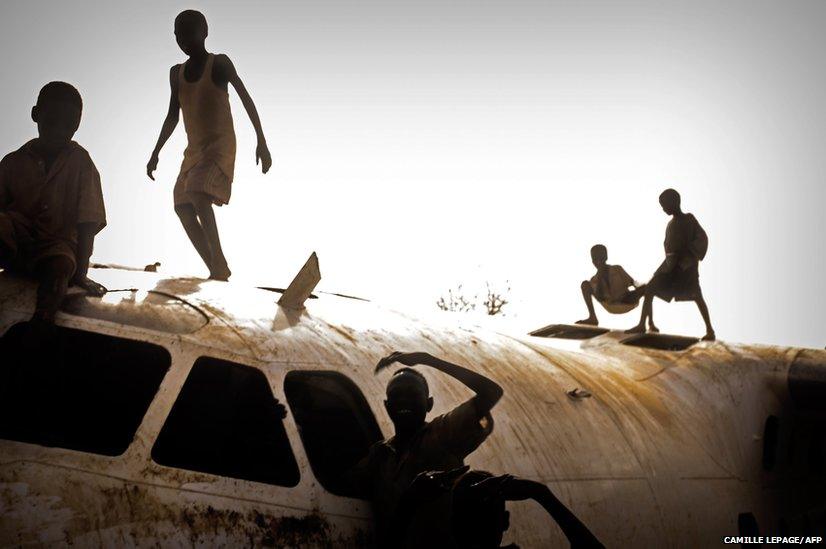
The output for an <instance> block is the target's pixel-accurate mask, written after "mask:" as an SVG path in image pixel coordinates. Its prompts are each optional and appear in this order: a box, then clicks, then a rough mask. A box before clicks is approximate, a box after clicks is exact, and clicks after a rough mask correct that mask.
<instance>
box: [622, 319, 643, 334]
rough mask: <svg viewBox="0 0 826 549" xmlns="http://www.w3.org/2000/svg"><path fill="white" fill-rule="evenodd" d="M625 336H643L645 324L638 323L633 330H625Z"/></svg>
mask: <svg viewBox="0 0 826 549" xmlns="http://www.w3.org/2000/svg"><path fill="white" fill-rule="evenodd" d="M625 333H626V334H644V333H645V324H644V323H642V322H640V323H639V324H637V325H636V326H634V327H633V328H628V329H627V330H625Z"/></svg>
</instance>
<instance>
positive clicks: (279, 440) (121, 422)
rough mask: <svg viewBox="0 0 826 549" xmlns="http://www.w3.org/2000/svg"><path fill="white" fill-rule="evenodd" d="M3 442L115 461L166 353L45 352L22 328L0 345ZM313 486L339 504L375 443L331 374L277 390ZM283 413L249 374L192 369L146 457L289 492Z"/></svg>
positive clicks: (87, 340) (91, 336)
mask: <svg viewBox="0 0 826 549" xmlns="http://www.w3.org/2000/svg"><path fill="white" fill-rule="evenodd" d="M0 356H1V357H3V360H2V364H0V438H3V439H8V440H16V441H22V442H29V443H34V444H40V445H43V446H53V447H59V448H68V449H71V450H78V451H82V452H90V453H95V454H103V455H108V456H116V455H120V454H122V453H123V452H124V451H126V448H127V447H128V446H129V444H130V443H131V442H132V439H133V438H134V436H135V432H136V431H137V429H138V427H139V425H140V423H141V421H142V419H143V416H144V414H145V413H146V410H147V409H148V407H149V404H150V403H151V402H152V399H153V398H154V396H155V394H156V393H157V391H158V388H159V387H160V384H161V381H162V380H163V378H164V376H165V375H166V372H167V371H168V370H169V367H170V364H171V358H170V355H169V353H168V352H167V351H166V349H164V348H163V347H160V346H157V345H153V344H150V343H145V342H140V341H132V340H128V339H123V338H118V337H111V336H106V335H101V334H96V333H91V332H84V331H80V330H73V329H68V328H57V329H56V330H55V332H54V333H52V334H50V336H49V344H48V345H43V344H42V342H38V341H37V339H36V338H34V337H33V336H32V331H31V330H30V329H29V327H28V325H27V324H26V323H21V324H17V325H15V326H12V327H11V328H10V329H9V330H8V331H7V332H6V333H5V334H4V335H3V336H2V337H0ZM284 392H285V394H286V397H287V403H288V404H289V407H290V411H291V412H292V414H293V416H294V419H295V421H296V424H297V425H298V427H299V432H300V436H301V440H302V442H303V444H304V448H305V451H306V453H307V457H308V459H309V461H310V466H311V468H312V469H313V473H314V474H315V476H316V478H317V479H318V481H319V482H320V483H321V485H322V486H324V487H325V488H326V489H327V490H329V491H331V492H332V493H334V494H338V495H355V494H350V493H348V491H347V490H346V488H345V487H344V486H343V485H342V484H341V478H342V476H343V473H344V472H345V471H346V470H347V469H349V468H350V467H351V466H352V465H353V464H354V463H355V462H356V461H357V460H358V459H359V458H360V457H361V456H363V455H364V454H365V453H366V452H367V450H368V448H369V447H370V445H371V444H373V443H374V442H375V441H377V440H379V439H380V438H381V431H380V430H379V426H378V424H377V423H376V419H375V417H374V416H373V413H372V412H371V411H370V408H369V406H368V404H367V401H366V399H365V398H364V395H363V394H362V392H361V391H360V390H359V389H358V387H357V386H356V385H355V383H353V382H352V381H351V380H350V379H349V378H347V377H346V376H344V375H342V374H339V373H337V372H330V371H292V372H289V373H288V374H287V375H286V377H285V381H284ZM285 411H286V410H285V409H284V407H283V406H282V405H281V404H279V403H278V401H277V400H276V399H275V397H274V396H273V393H272V390H271V389H270V386H269V383H268V382H267V378H266V376H264V374H263V372H261V371H260V370H258V369H256V368H251V367H249V366H244V365H241V364H235V363H232V362H227V361H225V360H218V359H215V358H209V357H201V358H199V359H198V360H196V361H195V364H194V365H193V367H192V369H191V371H190V373H189V375H188V376H187V379H186V381H185V382H184V385H183V387H182V389H181V391H180V394H179V395H178V397H177V399H176V400H175V403H174V404H173V406H172V410H171V411H170V413H169V416H168V417H167V418H166V421H165V422H164V425H163V427H162V428H161V431H160V433H159V435H158V438H157V440H156V441H155V444H154V446H153V448H152V459H153V460H154V461H155V462H157V463H159V464H161V465H165V466H169V467H176V468H180V469H188V470H192V471H201V472H205V473H211V474H215V475H220V476H225V477H231V478H238V479H244V480H250V481H255V482H263V483H267V484H274V485H278V486H295V485H296V484H298V480H299V470H298V465H297V463H296V460H295V456H294V454H293V451H292V448H291V446H290V442H289V440H288V438H287V433H286V431H285V429H284V423H283V418H284V417H285Z"/></svg>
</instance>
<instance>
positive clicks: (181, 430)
mask: <svg viewBox="0 0 826 549" xmlns="http://www.w3.org/2000/svg"><path fill="white" fill-rule="evenodd" d="M284 414H285V409H284V407H283V406H282V405H281V404H280V403H279V402H278V401H277V400H276V399H275V397H274V396H273V394H272V390H271V389H270V386H269V383H268V382H267V378H266V376H264V373H263V372H261V371H260V370H257V369H256V368H251V367H249V366H242V365H240V364H234V363H232V362H227V361H225V360H218V359H215V358H208V357H201V358H199V359H198V360H196V361H195V364H194V365H193V366H192V371H190V373H189V376H187V378H186V381H185V382H184V386H183V388H182V389H181V394H180V395H179V396H178V399H177V400H176V401H175V404H174V405H173V406H172V411H171V412H170V413H169V417H168V418H167V420H166V423H165V424H164V426H163V428H162V429H161V432H160V434H159V435H158V440H157V441H156V442H155V446H154V447H153V448H152V459H153V460H155V461H156V462H158V463H160V464H161V465H168V466H170V467H177V468H180V469H189V470H192V471H201V472H204V473H211V474H213V475H220V476H226V477H232V478H239V479H244V480H251V481H255V482H264V483H267V484H275V485H277V486H295V485H296V484H298V479H299V473H298V465H297V464H296V461H295V457H294V456H293V452H292V448H290V442H289V440H288V439H287V433H286V431H285V430H284V423H283V418H284Z"/></svg>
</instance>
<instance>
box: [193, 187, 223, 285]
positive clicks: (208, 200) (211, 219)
mask: <svg viewBox="0 0 826 549" xmlns="http://www.w3.org/2000/svg"><path fill="white" fill-rule="evenodd" d="M190 197H191V199H192V205H193V206H194V207H195V213H196V214H197V215H198V221H200V222H201V227H202V228H203V230H204V235H205V236H206V241H207V244H208V245H209V252H210V258H211V260H212V261H211V263H210V265H209V277H210V278H214V279H216V280H227V279H228V278H229V277H230V275H231V274H232V272H231V271H230V270H229V266H228V265H227V259H226V258H225V257H224V251H223V250H222V249H221V239H220V238H219V236H218V225H217V224H216V223H215V213H214V212H213V211H212V197H211V196H209V195H208V194H206V193H201V192H193V193H190Z"/></svg>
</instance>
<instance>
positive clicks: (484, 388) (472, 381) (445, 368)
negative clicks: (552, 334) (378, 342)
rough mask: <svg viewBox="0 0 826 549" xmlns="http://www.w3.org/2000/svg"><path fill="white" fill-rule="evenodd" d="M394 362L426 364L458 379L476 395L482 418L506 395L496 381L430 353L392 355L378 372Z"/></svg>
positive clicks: (413, 364) (412, 364)
mask: <svg viewBox="0 0 826 549" xmlns="http://www.w3.org/2000/svg"><path fill="white" fill-rule="evenodd" d="M394 362H399V363H401V364H404V365H406V366H415V365H417V364H424V365H425V366H430V367H431V368H434V369H436V370H439V371H440V372H444V373H446V374H447V375H449V376H451V377H453V378H455V379H458V380H459V381H461V382H462V383H464V384H465V385H466V386H467V387H468V388H469V389H470V390H472V391H473V392H474V393H476V396H475V397H474V402H475V403H476V413H477V414H478V416H479V417H480V418H481V417H484V416H486V415H487V413H488V412H490V410H491V408H493V406H494V405H495V404H496V403H497V402H499V399H500V398H502V394H503V393H504V390H503V389H502V387H501V386H500V385H499V384H498V383H496V382H495V381H493V380H491V379H488V378H486V377H485V376H483V375H481V374H477V373H476V372H473V371H471V370H468V369H467V368H462V367H461V366H459V365H457V364H453V363H450V362H448V361H446V360H442V359H440V358H436V357H434V356H432V355H430V354H428V353H399V352H395V353H392V354H390V355H388V356H386V357H385V358H383V359H381V360H380V361H379V363H378V365H377V366H376V372H378V371H380V370H382V369H384V368H386V367H388V366H390V365H391V364H393V363H394Z"/></svg>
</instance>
